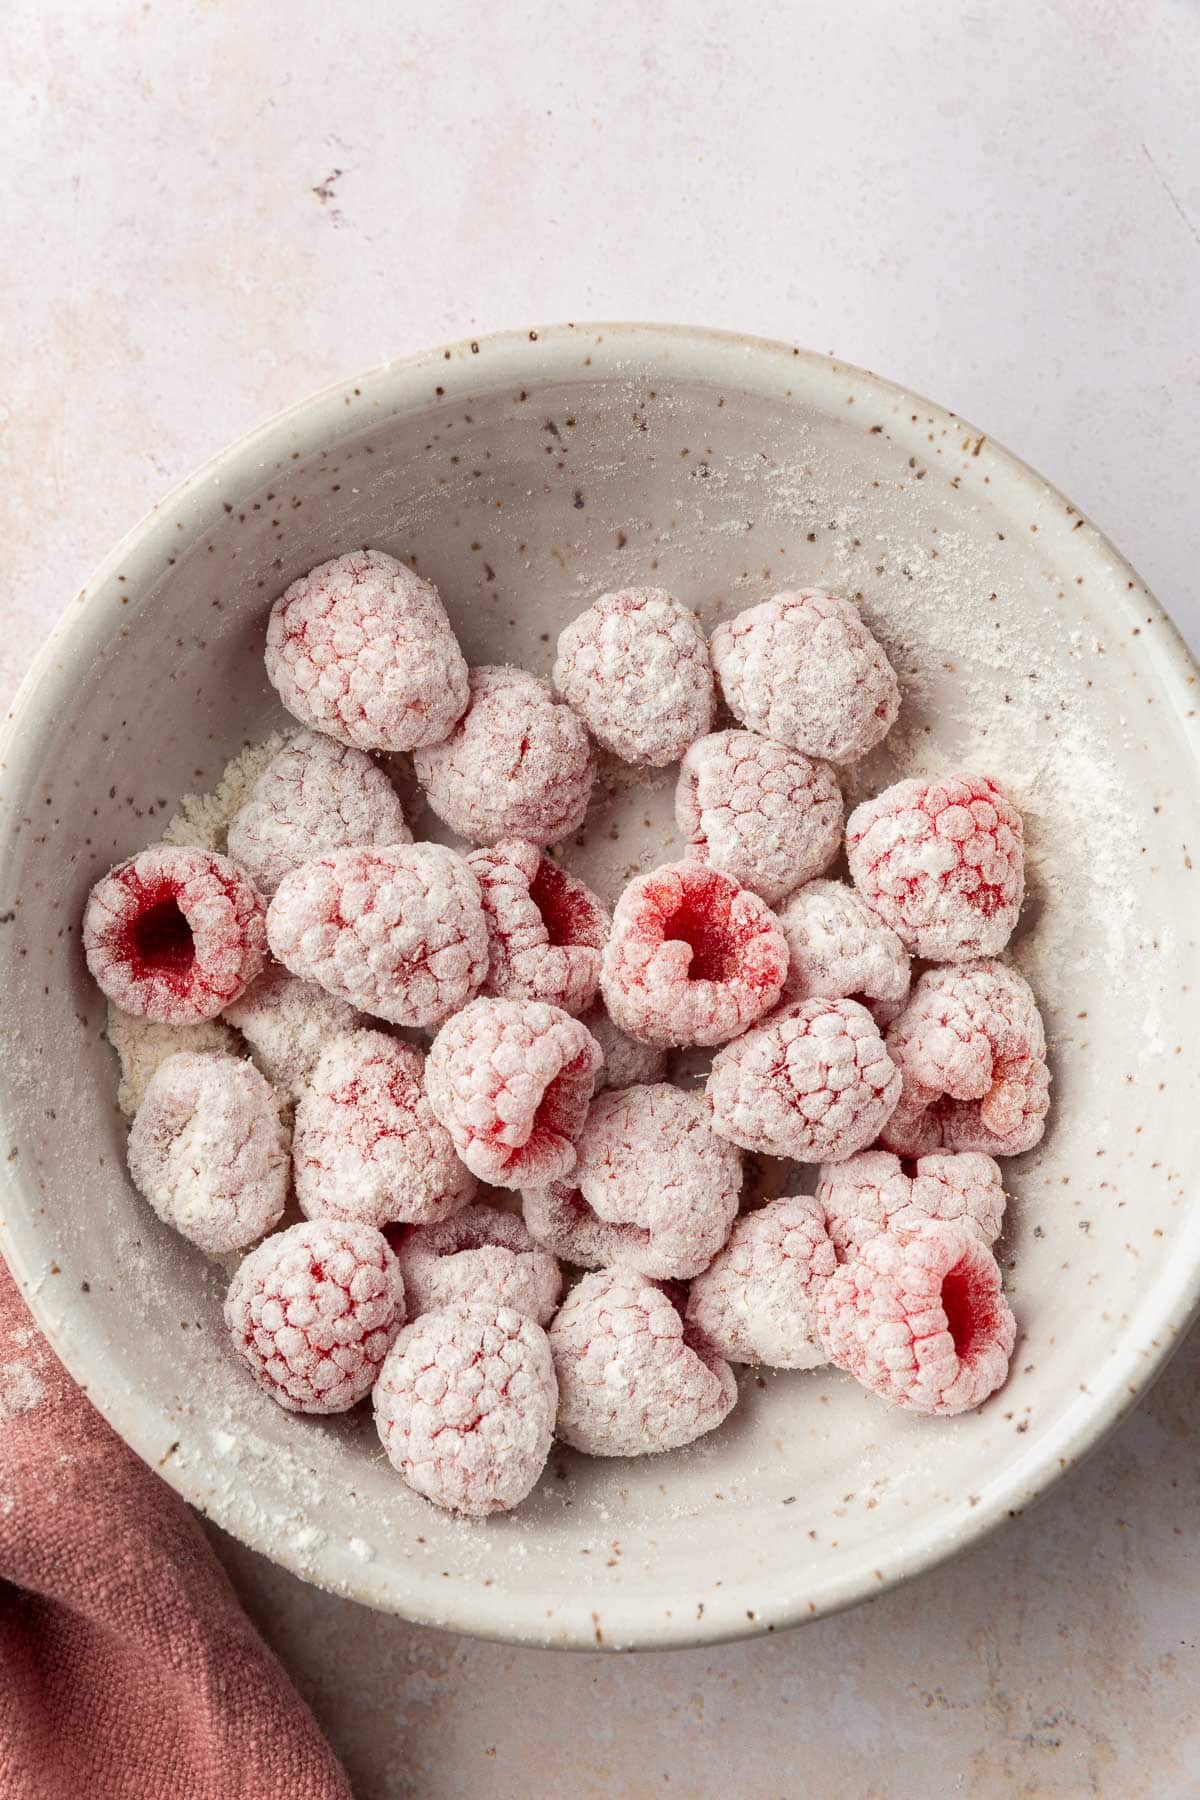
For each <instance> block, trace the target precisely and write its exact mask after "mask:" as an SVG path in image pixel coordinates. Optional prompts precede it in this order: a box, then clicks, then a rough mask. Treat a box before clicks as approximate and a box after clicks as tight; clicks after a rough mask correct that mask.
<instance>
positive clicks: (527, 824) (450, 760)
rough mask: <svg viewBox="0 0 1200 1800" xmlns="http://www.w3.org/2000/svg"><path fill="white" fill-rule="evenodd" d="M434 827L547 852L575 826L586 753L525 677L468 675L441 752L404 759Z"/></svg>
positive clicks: (544, 693)
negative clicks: (463, 699) (545, 847)
mask: <svg viewBox="0 0 1200 1800" xmlns="http://www.w3.org/2000/svg"><path fill="white" fill-rule="evenodd" d="M413 767H414V769H415V770H416V774H417V780H418V781H419V782H420V783H421V786H422V787H423V788H424V789H425V792H426V795H427V796H428V799H429V804H430V806H431V807H432V808H433V810H434V812H435V813H436V814H437V816H438V818H439V819H442V820H444V821H445V823H446V824H447V825H449V827H450V829H451V830H452V831H456V832H457V833H458V835H459V836H460V837H463V838H466V840H467V842H468V843H471V844H495V843H498V842H499V841H500V839H502V838H514V837H519V838H528V840H529V841H530V843H533V844H539V845H540V844H556V843H558V841H559V839H560V838H565V837H570V835H571V833H572V832H573V831H577V830H578V829H579V827H580V825H581V824H582V823H583V816H584V814H585V813H586V811H587V808H588V801H589V800H590V798H591V793H592V779H593V775H594V769H593V765H592V749H591V745H590V744H589V743H588V734H587V730H586V728H585V726H584V725H583V723H582V721H581V720H579V719H577V718H576V717H575V714H574V713H573V712H572V711H571V710H570V708H569V707H566V706H563V705H561V704H560V703H559V702H558V701H557V700H556V699H555V698H554V696H553V694H552V693H551V692H550V687H549V684H548V683H547V682H545V681H539V680H538V678H537V676H535V675H529V674H527V673H526V672H525V670H524V669H506V668H495V667H490V666H489V667H485V668H481V669H472V670H471V701H470V705H469V706H468V707H467V710H466V712H465V713H464V714H463V716H462V718H461V719H460V720H459V721H458V724H457V725H456V726H455V727H454V730H453V731H452V732H451V734H450V736H449V737H448V738H447V739H446V742H445V743H443V744H437V745H436V746H434V747H433V748H430V749H425V750H419V751H418V752H417V753H416V755H415V756H414V757H413Z"/></svg>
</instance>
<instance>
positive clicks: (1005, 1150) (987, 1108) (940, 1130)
mask: <svg viewBox="0 0 1200 1800" xmlns="http://www.w3.org/2000/svg"><path fill="white" fill-rule="evenodd" d="M887 1045H888V1051H889V1054H890V1055H891V1056H892V1057H893V1059H894V1060H895V1062H896V1065H897V1067H898V1068H899V1070H900V1072H901V1075H902V1077H903V1087H902V1089H901V1093H900V1099H899V1102H898V1103H897V1105H896V1108H895V1111H894V1112H893V1113H892V1116H891V1118H890V1119H889V1120H888V1121H887V1124H886V1126H885V1127H884V1129H883V1131H882V1133H881V1141H882V1143H883V1144H884V1145H885V1147H886V1148H887V1149H889V1150H895V1151H897V1152H898V1153H899V1154H900V1155H901V1156H922V1155H924V1154H925V1152H926V1151H929V1150H941V1149H945V1150H982V1151H984V1152H985V1153H986V1154H987V1155H989V1156H1016V1155H1018V1154H1020V1152H1022V1151H1024V1150H1031V1149H1032V1148H1033V1146H1034V1145H1035V1144H1036V1143H1037V1142H1038V1141H1039V1139H1040V1138H1041V1136H1042V1133H1043V1131H1044V1130H1045V1128H1046V1114H1047V1113H1048V1112H1049V1110H1050V1070H1049V1068H1048V1066H1047V1063H1046V1032H1045V1027H1044V1026H1043V1024H1042V1015H1041V1013H1040V1012H1039V1011H1038V1007H1037V1001H1036V1000H1035V999H1034V997H1033V991H1032V989H1031V988H1030V986H1029V983H1028V982H1027V981H1026V980H1025V978H1024V976H1023V975H1019V974H1018V973H1017V971H1016V970H1015V969H1012V968H1010V967H1009V966H1008V964H1007V963H999V962H987V961H983V962H974V963H966V964H963V965H962V966H961V967H958V968H943V969H927V970H926V972H925V974H924V975H922V977H921V979H920V980H919V981H918V983H917V985H916V987H915V988H914V990H913V995H912V999H911V1000H910V1001H909V1003H908V1005H907V1006H906V1007H905V1009H904V1011H903V1012H902V1013H901V1014H900V1016H899V1018H897V1019H896V1021H895V1022H894V1024H893V1025H892V1026H891V1027H890V1028H889V1030H888V1034H887Z"/></svg>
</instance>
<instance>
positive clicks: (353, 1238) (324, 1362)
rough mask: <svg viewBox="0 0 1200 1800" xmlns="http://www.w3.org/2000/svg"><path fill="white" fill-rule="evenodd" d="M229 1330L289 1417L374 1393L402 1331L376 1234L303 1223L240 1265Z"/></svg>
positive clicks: (390, 1271) (400, 1307)
mask: <svg viewBox="0 0 1200 1800" xmlns="http://www.w3.org/2000/svg"><path fill="white" fill-rule="evenodd" d="M225 1323H226V1325H227V1326H228V1327H229V1331H230V1335H231V1336H232V1338H233V1346H234V1349H235V1350H236V1351H237V1352H238V1355H239V1356H241V1357H242V1358H243V1360H244V1361H245V1362H247V1363H248V1364H249V1365H250V1368H251V1370H252V1372H253V1374H254V1378H255V1380H256V1381H257V1382H258V1385H259V1387H261V1388H264V1389H265V1390H266V1392H267V1393H268V1394H270V1396H271V1398H272V1400H277V1401H278V1402H279V1404H280V1406H283V1407H286V1408H287V1410H288V1412H302V1413H335V1412H345V1411H346V1409H347V1408H348V1407H351V1406H354V1405H356V1404H357V1403H358V1401H360V1400H361V1399H362V1398H363V1397H364V1395H366V1394H369V1393H370V1391H371V1389H372V1387H373V1386H374V1385H375V1379H376V1376H377V1375H378V1374H379V1370H380V1368H381V1366H382V1364H383V1359H384V1357H385V1356H386V1355H387V1352H388V1349H389V1347H390V1345H391V1343H392V1340H393V1338H394V1337H395V1335H396V1333H397V1331H398V1330H399V1328H400V1326H401V1325H402V1324H403V1323H404V1283H403V1281H402V1280H401V1277H400V1270H399V1267H398V1265H397V1263H396V1259H395V1257H394V1256H393V1255H392V1253H391V1251H390V1250H389V1249H388V1247H387V1244H386V1243H385V1242H384V1239H383V1234H382V1233H381V1232H378V1231H376V1230H375V1229H374V1228H373V1226H370V1225H361V1224H359V1223H357V1221H353V1220H339V1219H311V1220H305V1222H304V1223H303V1224H302V1225H292V1226H291V1227H290V1228H289V1229H288V1230H287V1231H279V1232H276V1234H275V1236H274V1237H269V1238H267V1240H266V1241H265V1243H262V1244H260V1245H259V1246H258V1249H257V1250H252V1251H251V1252H250V1254H249V1256H248V1257H246V1259H245V1261H244V1262H243V1263H242V1265H241V1267H240V1268H239V1269H238V1272H237V1274H236V1275H235V1276H234V1278H233V1280H232V1282H231V1283H230V1287H229V1292H228V1294H227V1295H226V1298H225Z"/></svg>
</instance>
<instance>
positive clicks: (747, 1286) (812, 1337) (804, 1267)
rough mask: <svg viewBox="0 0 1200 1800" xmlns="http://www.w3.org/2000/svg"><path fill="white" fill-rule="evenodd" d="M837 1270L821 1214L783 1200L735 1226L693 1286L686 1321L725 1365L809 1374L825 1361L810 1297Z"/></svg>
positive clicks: (813, 1206)
mask: <svg viewBox="0 0 1200 1800" xmlns="http://www.w3.org/2000/svg"><path fill="white" fill-rule="evenodd" d="M836 1267H837V1258H836V1256H835V1255H834V1250H833V1245H832V1244H831V1243H830V1241H829V1238H828V1236H827V1235H826V1231H825V1225H824V1221H823V1218H822V1213H821V1208H820V1207H819V1206H818V1205H817V1203H816V1201H815V1200H813V1199H812V1197H811V1195H808V1194H786V1195H784V1196H783V1197H782V1198H781V1199H779V1200H772V1201H771V1202H770V1204H769V1205H767V1206H764V1207H763V1208H762V1209H761V1211H759V1212H754V1213H747V1214H746V1215H745V1217H744V1218H741V1219H739V1220H738V1222H737V1224H736V1225H735V1226H734V1228H733V1231H732V1233H731V1235H730V1238H729V1242H728V1243H727V1244H726V1245H725V1248H724V1249H723V1250H720V1251H718V1253H717V1256H716V1258H715V1260H714V1261H713V1262H712V1263H710V1265H709V1267H708V1268H707V1269H706V1270H705V1271H704V1273H703V1274H702V1275H698V1276H697V1277H696V1279H695V1281H693V1283H692V1286H691V1292H690V1293H689V1295H688V1306H687V1316H688V1318H689V1319H690V1320H691V1321H692V1323H693V1324H694V1325H698V1326H699V1327H700V1329H701V1330H702V1331H703V1332H704V1333H705V1334H706V1335H707V1337H708V1339H709V1341H710V1342H711V1343H712V1344H714V1345H715V1346H716V1348H717V1349H718V1350H719V1351H720V1353H721V1355H722V1356H726V1357H728V1358H729V1361H730V1362H737V1363H766V1364H768V1366H769V1367H771V1368H773V1369H815V1368H818V1367H819V1366H820V1365H821V1363H823V1362H825V1361H826V1356H825V1350H824V1347H823V1345H822V1343H821V1340H820V1336H819V1334H818V1331H817V1310H816V1298H817V1294H818V1293H819V1291H820V1288H821V1284H822V1282H824V1281H826V1280H827V1279H828V1277H829V1276H830V1275H832V1274H833V1271H834V1269H835V1268H836Z"/></svg>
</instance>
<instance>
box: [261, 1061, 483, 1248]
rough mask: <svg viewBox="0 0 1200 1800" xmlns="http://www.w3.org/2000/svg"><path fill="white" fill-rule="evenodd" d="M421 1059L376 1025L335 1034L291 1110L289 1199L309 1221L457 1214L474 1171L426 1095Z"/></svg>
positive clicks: (409, 1219) (470, 1195) (378, 1221)
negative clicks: (292, 1189) (292, 1192)
mask: <svg viewBox="0 0 1200 1800" xmlns="http://www.w3.org/2000/svg"><path fill="white" fill-rule="evenodd" d="M424 1067H425V1059H424V1057H423V1056H422V1055H421V1052H420V1051H419V1050H416V1049H414V1048H413V1046H412V1045H411V1044H404V1043H400V1042H399V1041H398V1040H397V1039H396V1038H392V1037H387V1036H386V1035H385V1034H384V1033H383V1032H382V1031H348V1032H346V1033H345V1035H344V1036H343V1037H338V1038H334V1040H333V1042H332V1043H331V1044H329V1045H328V1046H327V1047H326V1049H325V1051H324V1052H323V1054H322V1056H321V1058H320V1061H319V1062H318V1063H317V1066H316V1068H315V1069H314V1070H313V1074H312V1081H311V1083H310V1085H309V1086H308V1087H307V1088H306V1089H305V1091H304V1093H303V1094H302V1095H301V1098H300V1104H299V1105H298V1106H297V1108H296V1123H295V1130H294V1135H293V1142H292V1161H293V1164H294V1168H295V1177H296V1198H297V1200H298V1201H299V1202H300V1210H301V1212H303V1213H305V1214H306V1215H307V1217H308V1218H310V1219H319V1218H328V1219H361V1220H362V1221H363V1223H364V1224H366V1225H380V1226H381V1225H387V1224H391V1223H393V1222H395V1221H397V1220H400V1221H403V1222H405V1223H407V1224H413V1225H428V1224H431V1223H433V1222H434V1221H435V1220H438V1219H448V1218H450V1217H451V1215H452V1214H454V1213H457V1212H461V1211H462V1209H463V1207H464V1206H468V1205H469V1204H470V1202H471V1201H472V1200H473V1199H474V1197H475V1178H474V1176H472V1175H471V1174H470V1173H469V1171H468V1170H467V1169H465V1168H464V1167H463V1165H462V1163H460V1162H459V1160H458V1158H457V1156H456V1155H455V1154H454V1146H453V1144H452V1143H451V1142H450V1134H449V1132H448V1131H447V1130H446V1128H445V1126H444V1125H441V1124H439V1122H438V1120H437V1119H436V1118H435V1117H434V1114H433V1109H432V1107H431V1106H430V1104H429V1101H428V1098H427V1097H426V1093H425V1083H424Z"/></svg>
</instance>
